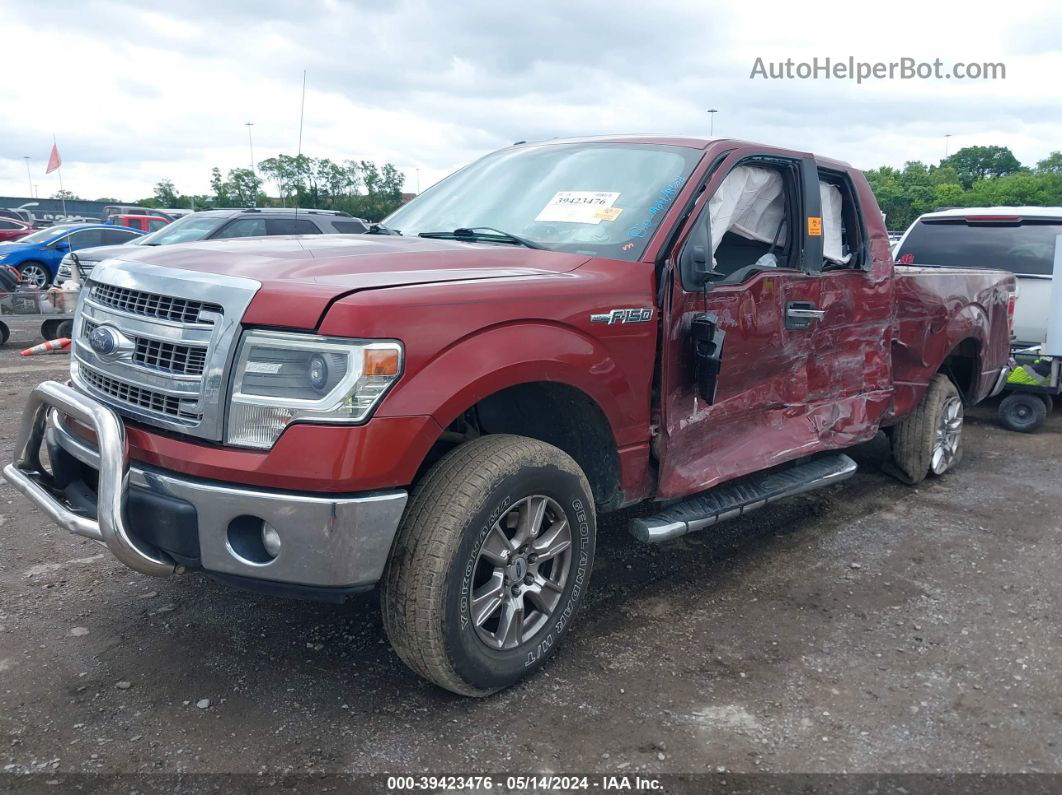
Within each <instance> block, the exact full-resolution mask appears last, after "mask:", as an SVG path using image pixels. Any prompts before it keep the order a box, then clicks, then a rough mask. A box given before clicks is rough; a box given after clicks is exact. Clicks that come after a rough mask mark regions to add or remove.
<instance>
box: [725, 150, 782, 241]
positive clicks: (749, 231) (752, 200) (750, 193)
mask: <svg viewBox="0 0 1062 795" xmlns="http://www.w3.org/2000/svg"><path fill="white" fill-rule="evenodd" d="M708 213H709V215H710V217H711V219H712V253H713V254H714V253H715V251H716V249H718V248H719V243H720V241H722V239H723V235H724V234H726V233H727V232H733V233H734V234H735V235H740V236H741V237H744V238H746V239H748V240H757V241H759V242H761V243H774V242H777V244H778V245H779V246H782V245H784V244H785V240H786V230H785V228H784V221H785V195H784V193H783V183H782V175H781V174H779V173H778V172H777V171H775V170H774V169H770V168H756V167H754V166H738V167H737V168H735V169H734V170H733V171H731V172H730V173H729V174H727V176H726V179H724V180H723V183H722V184H721V185H720V186H719V189H718V190H717V191H716V192H715V195H714V196H712V198H711V199H710V200H709V202H708ZM780 225H783V228H782V230H781V232H780V233H779V226H780ZM776 236H777V241H776V240H775V237H776Z"/></svg>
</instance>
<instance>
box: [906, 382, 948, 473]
mask: <svg viewBox="0 0 1062 795" xmlns="http://www.w3.org/2000/svg"><path fill="white" fill-rule="evenodd" d="M958 394H959V391H958V389H956V388H955V384H954V383H952V381H951V379H950V378H948V377H947V376H946V375H942V374H938V375H937V376H935V377H934V378H933V380H932V381H930V382H929V388H928V389H926V393H925V395H924V396H923V397H922V402H921V403H919V404H918V407H917V408H916V409H915V410H914V411H913V412H911V415H910V416H909V417H907V419H905V420H903V422H900V423H899V424H897V425H896V427H895V428H893V431H892V457H893V460H894V461H895V463H896V466H897V467H898V468H899V469H900V471H901V472H902V473H903V474H904V475H906V476H907V478H908V482H910V483H912V484H914V483H920V482H921V481H922V480H924V479H925V477H926V475H927V474H928V473H929V466H930V463H931V460H932V457H933V437H934V434H935V433H936V429H937V419H938V417H939V416H940V412H941V411H942V410H943V408H944V403H945V401H946V400H947V399H948V398H949V397H952V396H954V395H958ZM960 445H961V441H960ZM960 456H961V447H960ZM958 462H959V459H958V458H956V461H955V464H957V463H958ZM953 466H954V464H953Z"/></svg>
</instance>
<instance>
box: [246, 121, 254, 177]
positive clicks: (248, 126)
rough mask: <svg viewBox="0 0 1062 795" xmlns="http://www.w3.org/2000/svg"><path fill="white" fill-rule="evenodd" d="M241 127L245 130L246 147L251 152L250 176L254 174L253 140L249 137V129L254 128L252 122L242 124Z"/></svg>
mask: <svg viewBox="0 0 1062 795" xmlns="http://www.w3.org/2000/svg"><path fill="white" fill-rule="evenodd" d="M243 126H244V127H246V128H247V146H248V148H250V150H251V174H254V139H253V138H252V137H251V128H252V127H254V122H253V121H248V122H244V124H243Z"/></svg>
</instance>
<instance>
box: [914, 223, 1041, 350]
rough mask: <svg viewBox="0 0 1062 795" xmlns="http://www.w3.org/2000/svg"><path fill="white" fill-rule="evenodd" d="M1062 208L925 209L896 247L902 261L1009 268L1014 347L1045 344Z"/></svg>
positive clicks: (948, 265) (928, 264)
mask: <svg viewBox="0 0 1062 795" xmlns="http://www.w3.org/2000/svg"><path fill="white" fill-rule="evenodd" d="M1060 234H1062V207H965V208H956V209H952V210H940V211H939V212H934V213H926V214H925V215H923V216H921V217H920V218H918V220H916V221H915V222H914V223H913V224H911V226H910V228H908V230H907V232H906V233H905V234H904V236H903V238H901V240H900V242H899V244H898V245H897V247H896V249H895V254H896V262H897V263H899V264H902V265H923V266H940V267H945V268H988V269H991V270H1005V271H1010V272H1011V273H1013V274H1014V275H1015V276H1016V277H1017V279H1018V303H1017V306H1016V307H1015V311H1014V340H1013V343H1014V346H1015V347H1020V348H1025V347H1032V346H1034V345H1040V344H1042V343H1043V342H1044V341H1045V339H1046V337H1047V318H1048V317H1049V315H1050V313H1051V274H1052V271H1053V268H1054V259H1055V238H1056V237H1057V236H1058V235H1060Z"/></svg>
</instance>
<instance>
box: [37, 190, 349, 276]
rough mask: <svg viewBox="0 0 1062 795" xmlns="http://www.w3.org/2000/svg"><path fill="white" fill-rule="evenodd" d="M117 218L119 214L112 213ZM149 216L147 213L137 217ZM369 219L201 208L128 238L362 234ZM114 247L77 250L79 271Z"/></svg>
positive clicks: (63, 271) (163, 240) (165, 240)
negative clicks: (157, 227)
mask: <svg viewBox="0 0 1062 795" xmlns="http://www.w3.org/2000/svg"><path fill="white" fill-rule="evenodd" d="M112 217H120V216H112ZM141 217H145V218H147V217H149V216H141ZM368 229H369V222H368V221H364V220H362V219H361V218H355V217H353V216H351V215H348V214H347V213H344V212H339V211H335V210H298V211H296V210H293V209H290V210H289V209H269V208H261V209H255V208H252V209H243V210H202V211H200V212H197V213H192V214H190V215H186V216H184V217H183V218H179V219H177V220H176V221H174V222H173V223H172V224H167V225H166V226H163V227H162V228H161V229H157V230H156V231H154V232H152V233H151V234H148V235H144V236H142V237H139V236H138V237H136V238H135V239H133V240H130V241H128V244H129V245H136V246H168V245H171V244H173V243H191V242H194V241H197V240H224V239H226V238H235V237H269V236H276V235H353V234H363V233H365V232H367V231H368ZM120 253H121V252H120V251H117V250H116V247H115V246H104V247H103V248H97V249H92V250H90V251H84V252H80V251H79V252H78V256H77V258H78V261H79V262H80V264H81V273H82V274H83V275H88V274H89V273H91V272H92V268H93V267H94V266H95V265H96V263H98V262H100V261H102V260H105V259H107V258H108V257H113V256H117V255H118V254H120ZM73 267H74V258H73V257H71V256H66V257H64V258H63V259H62V261H61V263H60V264H59V268H58V273H57V274H56V276H55V283H56V284H62V283H63V282H64V281H66V280H67V279H69V278H70V275H71V273H72V268H73Z"/></svg>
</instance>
